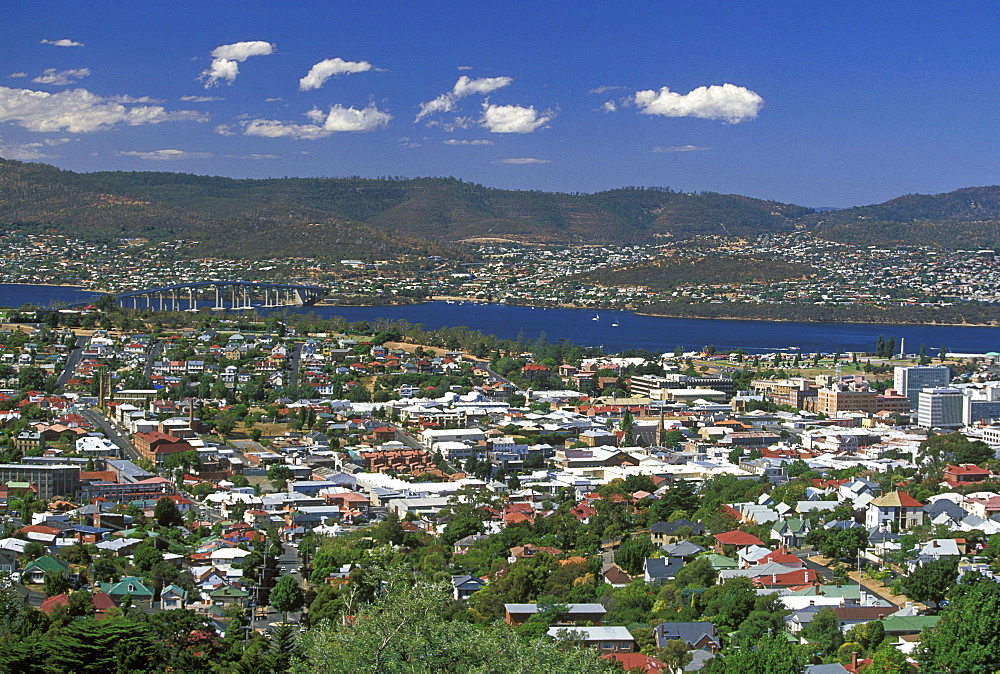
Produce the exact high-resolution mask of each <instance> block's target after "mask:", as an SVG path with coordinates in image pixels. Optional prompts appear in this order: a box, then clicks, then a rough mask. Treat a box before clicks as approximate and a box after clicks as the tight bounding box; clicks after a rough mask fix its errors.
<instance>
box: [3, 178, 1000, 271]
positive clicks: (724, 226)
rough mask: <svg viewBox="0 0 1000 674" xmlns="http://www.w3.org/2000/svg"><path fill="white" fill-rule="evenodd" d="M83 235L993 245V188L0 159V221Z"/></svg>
mask: <svg viewBox="0 0 1000 674" xmlns="http://www.w3.org/2000/svg"><path fill="white" fill-rule="evenodd" d="M13 223H30V224H37V225H44V226H46V227H47V228H50V229H53V230H55V231H63V232H65V233H72V234H73V235H74V236H79V237H83V238H90V239H111V238H120V237H145V238H149V239H154V240H155V239H167V238H183V239H189V240H191V239H194V240H198V241H199V242H200V247H199V248H197V249H195V254H202V255H219V256H227V257H244V258H262V257H275V256H318V257H331V258H338V257H345V256H349V257H363V258H368V259H371V258H377V257H386V256H391V255H394V254H397V253H401V252H408V251H421V252H423V251H426V252H432V251H434V252H437V251H444V250H448V249H449V248H452V247H454V246H456V245H465V244H475V243H479V242H485V241H509V242H518V243H526V244H552V245H567V244H609V243H610V244H616V243H620V244H636V243H654V242H664V241H674V240H683V239H685V238H688V237H691V236H696V235H719V236H729V237H752V236H755V235H757V234H762V233H769V232H788V231H792V230H795V229H803V228H806V229H810V230H813V231H814V232H816V233H817V234H818V235H819V236H822V237H826V238H831V239H835V240H840V241H845V242H854V243H859V244H865V245H879V244H889V245H891V244H896V243H909V244H931V245H933V244H940V245H949V246H956V245H957V246H964V247H993V246H1000V188H996V187H978V188H969V189H964V190H958V191H956V192H952V193H949V194H943V195H935V196H921V195H909V196H905V197H900V198H898V199H894V200H892V201H888V202H886V203H884V204H880V205H876V206H865V207H858V208H850V209H844V210H840V211H828V212H824V213H815V212H814V211H813V209H810V208H804V207H801V206H793V205H789V204H782V203H778V202H774V201H764V200H759V199H751V198H749V197H742V196H737V195H726V194H715V193H685V192H675V191H673V190H670V189H668V188H636V187H629V188H621V189H615V190H609V191H605V192H597V193H594V194H567V193H557V192H540V191H513V190H500V189H494V188H489V187H484V186H482V185H476V184H473V183H467V182H463V181H461V180H457V179H455V178H413V179H404V178H379V179H369V178H356V177H354V178H273V179H263V180H249V179H233V178H222V177H212V176H197V175H191V174H184V173H163V172H121V171H113V172H102V173H74V172H72V171H62V170H59V169H57V168H55V167H52V166H48V165H45V164H31V163H23V162H16V161H7V160H2V159H0V226H9V225H11V224H13Z"/></svg>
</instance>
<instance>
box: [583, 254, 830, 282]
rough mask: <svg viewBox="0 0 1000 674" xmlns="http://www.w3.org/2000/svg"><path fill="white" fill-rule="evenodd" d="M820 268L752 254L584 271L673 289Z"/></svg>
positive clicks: (793, 275)
mask: <svg viewBox="0 0 1000 674" xmlns="http://www.w3.org/2000/svg"><path fill="white" fill-rule="evenodd" d="M814 273H816V270H815V269H814V268H813V267H811V266H809V265H805V264H790V263H787V262H776V261H774V260H766V259H762V258H756V257H749V256H734V257H723V256H716V257H711V258H707V257H671V258H667V259H665V260H660V261H657V262H654V263H652V264H644V265H637V266H635V267H627V268H616V269H601V270H598V271H594V272H590V273H588V274H581V275H580V276H579V277H578V278H579V279H580V280H581V281H582V282H584V283H595V284H597V285H604V286H636V285H642V286H646V287H648V288H650V289H654V290H669V289H671V288H675V287H677V286H679V285H685V284H709V285H714V284H720V283H770V282H774V281H787V280H791V279H800V278H804V277H806V276H809V275H810V274H814Z"/></svg>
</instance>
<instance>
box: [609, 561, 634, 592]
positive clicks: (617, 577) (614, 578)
mask: <svg viewBox="0 0 1000 674" xmlns="http://www.w3.org/2000/svg"><path fill="white" fill-rule="evenodd" d="M604 582H606V583H607V584H608V585H610V586H611V587H625V586H626V585H628V584H629V583H631V582H632V577H631V576H629V575H628V574H627V573H625V570H624V569H622V568H621V567H620V566H618V565H617V564H612V565H611V567H610V568H609V569H608V570H607V571H605V572H604Z"/></svg>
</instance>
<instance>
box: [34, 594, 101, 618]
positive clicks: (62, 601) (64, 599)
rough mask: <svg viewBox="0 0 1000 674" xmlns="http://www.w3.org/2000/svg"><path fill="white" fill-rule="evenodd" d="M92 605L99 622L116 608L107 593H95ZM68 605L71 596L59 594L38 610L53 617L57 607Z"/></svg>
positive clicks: (46, 601) (45, 602) (44, 602)
mask: <svg viewBox="0 0 1000 674" xmlns="http://www.w3.org/2000/svg"><path fill="white" fill-rule="evenodd" d="M91 603H92V604H93V606H94V617H95V618H96V619H97V620H103V619H104V614H105V613H107V611H108V610H109V609H112V608H115V607H116V605H115V602H114V600H112V599H111V597H110V596H108V594H107V593H105V592H95V593H94V595H93V596H92V597H91ZM67 604H69V595H68V594H57V595H55V596H53V597H49V598H48V599H46V600H45V601H43V602H42V604H41V606H39V607H38V609H39V610H40V611H41V612H42V613H44V614H45V615H51V614H52V611H53V609H55V607H56V606H66V605H67Z"/></svg>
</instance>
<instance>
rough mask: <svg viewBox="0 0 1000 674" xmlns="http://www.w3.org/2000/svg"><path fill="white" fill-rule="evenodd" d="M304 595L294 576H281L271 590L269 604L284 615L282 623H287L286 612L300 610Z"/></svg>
mask: <svg viewBox="0 0 1000 674" xmlns="http://www.w3.org/2000/svg"><path fill="white" fill-rule="evenodd" d="M304 599H305V595H304V593H303V592H302V588H301V587H300V586H299V582H298V581H297V580H296V579H295V577H294V576H282V577H281V578H279V579H278V582H277V583H275V584H274V587H273V588H271V595H270V600H269V601H270V604H271V606H273V607H274V608H275V610H278V611H281V612H282V614H284V621H285V622H288V612H289V611H297V610H299V609H300V608H302V602H303V601H304Z"/></svg>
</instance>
